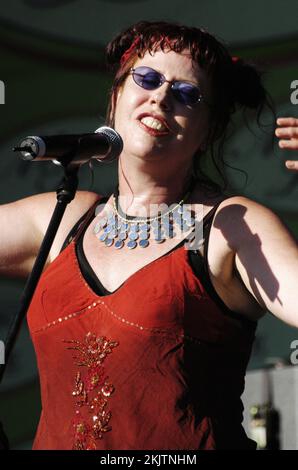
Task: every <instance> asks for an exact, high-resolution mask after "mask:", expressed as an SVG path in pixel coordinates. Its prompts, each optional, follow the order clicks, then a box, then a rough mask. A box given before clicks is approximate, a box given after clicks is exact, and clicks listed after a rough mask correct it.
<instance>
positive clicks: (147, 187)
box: [118, 161, 192, 216]
mask: <svg viewBox="0 0 298 470" xmlns="http://www.w3.org/2000/svg"><path fill="white" fill-rule="evenodd" d="M156 166H157V165H156V163H155V165H154V169H155V170H156ZM177 175H178V176H177ZM191 180H192V176H191V168H188V169H185V168H184V169H183V170H182V171H179V170H178V169H175V172H171V171H170V168H168V171H167V173H166V174H163V173H162V172H161V171H160V170H159V171H158V174H154V173H153V172H152V171H151V172H150V171H148V168H146V171H145V168H135V167H132V165H131V167H130V168H123V164H121V161H120V162H119V187H118V190H119V204H120V206H121V208H122V210H123V212H125V213H126V214H127V215H131V216H147V215H148V214H152V205H161V204H167V205H170V204H173V203H176V202H179V201H180V200H181V199H182V198H183V197H184V196H185V194H186V193H187V191H188V189H189V187H190V185H191ZM153 215H154V214H153Z"/></svg>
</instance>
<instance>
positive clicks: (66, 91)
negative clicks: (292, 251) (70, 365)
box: [0, 0, 298, 449]
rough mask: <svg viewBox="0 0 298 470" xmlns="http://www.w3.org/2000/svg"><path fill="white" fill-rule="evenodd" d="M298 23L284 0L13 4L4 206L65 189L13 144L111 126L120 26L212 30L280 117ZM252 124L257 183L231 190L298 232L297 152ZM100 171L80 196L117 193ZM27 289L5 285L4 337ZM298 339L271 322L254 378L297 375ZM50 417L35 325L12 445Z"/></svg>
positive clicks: (242, 130)
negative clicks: (108, 113) (292, 168)
mask: <svg viewBox="0 0 298 470" xmlns="http://www.w3.org/2000/svg"><path fill="white" fill-rule="evenodd" d="M297 18H298V2H297V0H284V2H283V3H282V6H281V2H280V1H279V0H270V1H269V0H265V1H262V2H260V1H258V0H250V1H249V2H242V1H239V0H237V1H236V0H225V1H224V2H223V1H219V0H213V1H207V0H184V1H183V2H181V1H180V0H165V1H163V2H160V1H159V0H154V1H146V0H143V1H137V0H130V1H129V0H110V1H103V0H85V1H84V2H83V1H82V0H80V1H79V0H10V1H9V2H5V3H4V2H2V3H1V4H0V60H1V62H0V80H1V82H0V103H1V104H0V119H1V126H0V181H1V186H0V188H1V189H0V203H6V202H9V201H13V200H16V199H19V198H23V197H26V196H29V195H32V194H36V193H39V192H44V191H52V190H55V189H56V186H57V184H58V183H59V181H60V179H61V176H62V174H61V170H60V169H59V168H58V167H57V166H55V165H53V164H52V163H42V164H40V163H32V164H30V163H26V162H24V161H22V160H20V158H19V156H18V155H16V154H14V153H13V152H12V151H11V149H12V147H13V146H15V145H17V144H18V143H19V141H20V139H22V138H23V137H25V136H27V135H43V134H63V133H81V132H92V131H93V130H95V129H96V128H97V127H99V126H100V125H102V124H103V122H104V116H105V109H106V104H107V98H108V92H109V87H110V85H111V76H110V75H109V74H108V73H107V71H106V67H105V60H104V47H105V45H106V43H107V42H108V41H109V40H110V39H112V38H113V36H114V35H115V34H117V33H118V32H119V31H120V30H122V29H123V28H125V27H127V26H129V25H130V24H131V23H134V22H136V21H139V20H168V21H178V22H181V23H185V24H187V25H193V26H199V27H204V28H206V29H207V30H209V32H210V33H213V34H215V35H216V36H217V37H218V38H219V39H221V40H222V41H223V42H225V44H226V45H227V46H228V47H229V48H230V50H231V52H232V54H233V55H237V56H239V57H242V58H244V59H247V60H249V61H251V62H253V63H255V64H257V65H258V66H259V68H260V69H261V70H263V71H264V80H265V84H266V86H267V88H268V90H269V92H270V93H271V95H272V97H273V99H274V102H275V105H276V108H277V114H278V115H279V116H285V115H291V116H296V117H298V104H295V102H294V101H295V100H294V99H293V91H294V86H297V85H298V82H297V84H296V85H295V84H294V82H295V80H298V22H297ZM291 87H292V88H291ZM291 95H292V101H291ZM296 97H297V94H296ZM296 101H297V99H296ZM262 119H263V121H264V122H266V123H270V119H271V120H272V117H271V116H270V115H269V114H268V116H266V115H264V116H263V118H262ZM250 127H251V130H250V131H249V130H248V129H247V128H246V126H245V125H244V122H243V119H242V118H241V116H235V122H234V126H233V134H232V135H231V138H230V140H229V142H228V144H227V147H226V162H227V163H228V164H229V165H230V166H233V167H236V168H238V169H240V170H244V171H245V172H246V175H247V177H245V175H244V173H243V172H240V171H237V170H234V169H232V168H227V169H226V174H227V177H228V179H229V181H230V186H231V189H232V190H234V191H236V192H237V193H241V194H244V195H247V196H249V197H252V198H253V199H255V200H257V201H259V202H261V203H263V204H265V205H267V206H269V207H271V208H272V209H274V210H275V211H276V212H277V213H278V214H279V215H280V217H281V218H282V219H283V221H284V222H285V223H286V224H287V225H288V227H289V228H290V229H291V230H292V231H293V233H294V234H295V236H297V235H298V176H297V174H293V173H290V172H288V171H287V170H286V169H285V168H284V161H285V160H286V159H287V158H294V154H292V153H287V152H286V151H282V150H280V149H279V148H278V147H277V145H276V142H274V144H272V133H273V127H272V126H271V127H270V126H269V127H267V130H266V131H264V130H260V129H259V128H258V127H257V126H256V124H255V123H253V122H252V123H251V126H250ZM210 171H211V172H212V169H211V170H210ZM94 173H95V178H94V183H93V185H92V181H91V176H90V170H89V168H88V166H87V165H85V166H84V167H82V168H81V170H80V185H79V187H80V189H92V190H93V191H97V192H99V193H101V194H106V193H109V192H110V191H112V189H113V188H114V184H115V180H116V165H115V164H112V165H111V164H109V165H107V164H96V166H95V168H94ZM22 288H23V283H22V282H20V281H18V280H6V279H1V280H0V296H1V304H0V339H2V340H4V338H5V336H6V330H7V327H8V324H9V319H10V318H11V316H12V315H13V313H14V312H15V311H16V309H17V306H18V302H19V299H20V294H21V290H22ZM295 340H298V331H297V330H296V329H293V328H290V327H288V326H287V325H285V324H283V323H281V322H280V321H278V320H276V319H274V318H273V317H272V316H271V315H270V314H269V315H267V316H266V318H264V319H263V320H261V321H260V324H259V327H258V330H257V338H256V342H255V347H254V350H253V354H252V358H251V361H250V364H249V370H250V371H251V373H252V374H254V371H259V370H263V369H264V368H265V367H267V366H268V364H270V365H273V366H275V365H276V364H278V365H279V366H280V365H283V366H284V367H286V369H287V370H288V369H289V368H290V367H293V366H291V365H290V364H291V361H290V357H291V354H292V353H293V349H292V348H291V344H292V342H293V341H295ZM287 365H289V366H288V367H287ZM294 369H296V368H295V367H294ZM295 383H298V381H296V382H295ZM258 399H261V398H258ZM293 406H294V404H293ZM39 413H40V398H39V384H38V378H37V373H36V363H35V357H34V352H33V349H32V346H31V343H30V339H29V335H28V332H27V327H26V325H24V326H23V328H22V331H21V334H20V336H19V339H18V342H17V346H16V348H15V350H14V353H13V355H12V358H11V362H10V364H9V366H8V369H7V373H6V376H5V380H4V382H3V384H2V386H1V400H0V419H1V420H2V421H3V423H4V427H5V430H6V432H7V434H8V436H9V438H10V442H11V446H12V448H15V449H30V446H31V443H32V439H33V436H34V433H35V429H36V426H37V422H38V417H39ZM296 434H297V436H298V432H297V433H296ZM297 436H296V437H297ZM294 441H295V439H294ZM294 441H293V442H294ZM296 443H297V444H298V439H297V441H296ZM293 445H294V444H293Z"/></svg>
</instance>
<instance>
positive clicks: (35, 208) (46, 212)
mask: <svg viewBox="0 0 298 470" xmlns="http://www.w3.org/2000/svg"><path fill="white" fill-rule="evenodd" d="M100 199H101V196H100V195H99V194H97V193H95V192H90V191H77V193H76V196H75V198H74V199H73V200H72V201H71V202H70V203H69V204H68V206H67V208H66V210H65V213H64V216H63V219H62V221H61V224H60V226H59V229H58V231H57V235H56V237H55V240H54V243H53V245H52V249H51V252H50V258H51V259H54V258H55V257H56V256H57V254H58V253H59V251H60V249H61V246H62V244H63V241H64V240H65V238H66V236H67V234H68V233H69V232H70V230H71V229H72V227H73V226H74V225H75V223H76V222H77V221H78V220H79V219H80V217H82V215H83V214H85V213H86V212H87V211H88V209H90V207H92V206H93V205H94V204H95V203H96V202H97V201H99V200H100ZM56 202H57V197H56V193H55V192H50V193H43V194H37V195H35V196H31V197H30V198H28V201H27V205H29V207H30V206H31V208H32V214H33V217H34V219H35V226H36V227H37V228H38V231H39V232H40V233H41V235H42V236H44V235H45V233H46V230H47V227H48V225H49V222H50V219H51V216H52V213H53V211H54V208H55V205H56Z"/></svg>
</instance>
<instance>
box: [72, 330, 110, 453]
mask: <svg viewBox="0 0 298 470" xmlns="http://www.w3.org/2000/svg"><path fill="white" fill-rule="evenodd" d="M64 342H65V343H68V344H71V345H72V346H69V347H68V348H67V349H70V350H73V351H76V355H75V356H73V359H74V360H75V364H76V365H77V366H79V367H85V368H87V370H86V371H85V373H84V374H83V372H82V371H78V372H77V374H76V377H75V386H74V390H73V392H72V396H73V397H74V399H75V406H76V414H75V419H74V422H73V428H74V443H73V449H74V450H96V440H97V439H102V438H103V435H104V433H106V432H108V431H110V430H111V429H112V427H111V426H110V424H109V422H110V419H111V411H108V410H107V405H108V398H109V397H110V396H111V395H112V393H113V392H114V386H113V385H112V384H111V383H110V382H109V380H108V379H109V377H108V376H107V375H106V372H105V368H104V366H103V365H102V364H103V362H104V360H105V359H106V357H107V356H108V354H111V352H112V351H113V349H114V348H115V347H116V346H118V344H119V343H118V342H117V341H111V340H109V339H107V338H106V337H105V336H100V337H96V335H95V334H92V333H90V332H89V333H88V334H87V335H86V337H85V340H84V341H83V342H81V341H75V340H71V341H66V340H64ZM83 407H85V408H86V409H87V410H88V414H89V415H91V417H89V416H88V417H87V418H84V417H83V416H82V413H81V411H80V410H81V409H82V408H83Z"/></svg>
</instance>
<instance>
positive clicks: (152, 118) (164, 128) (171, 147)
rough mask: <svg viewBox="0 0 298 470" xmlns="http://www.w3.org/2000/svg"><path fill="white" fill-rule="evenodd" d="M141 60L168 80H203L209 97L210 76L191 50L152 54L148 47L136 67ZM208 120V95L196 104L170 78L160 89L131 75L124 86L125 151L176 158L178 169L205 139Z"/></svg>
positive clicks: (120, 99)
mask: <svg viewBox="0 0 298 470" xmlns="http://www.w3.org/2000/svg"><path fill="white" fill-rule="evenodd" d="M139 66H147V67H151V68H153V69H155V70H157V71H158V72H160V73H161V74H163V75H164V76H165V78H166V80H169V81H173V80H179V81H186V82H191V83H193V84H196V85H199V87H200V90H201V93H202V95H203V97H204V98H206V100H207V101H210V93H211V91H210V85H209V80H208V77H207V75H206V73H205V72H204V71H203V70H201V69H200V68H199V66H198V65H197V64H194V63H193V61H192V59H191V57H190V56H189V53H188V52H187V51H185V52H183V53H180V54H178V53H176V52H174V51H168V52H165V53H164V52H162V51H161V50H159V51H157V52H155V53H154V54H153V55H150V54H149V53H148V52H147V53H146V54H145V55H144V57H143V58H141V59H139V58H138V59H137V61H136V62H135V63H134V65H133V67H134V68H136V67H139ZM208 126H209V108H208V105H207V104H206V103H204V101H203V102H202V101H201V102H199V103H197V104H195V105H194V106H189V105H185V104H183V103H181V102H179V101H177V99H176V98H175V96H174V95H173V93H172V91H171V84H170V83H167V82H165V83H163V84H162V85H161V86H160V87H159V88H157V89H155V90H146V89H143V88H141V87H140V86H138V85H137V84H136V83H135V82H134V80H133V77H132V75H129V76H128V77H127V79H126V81H125V83H124V85H123V87H122V88H121V89H120V90H119V93H118V96H117V102H116V111H115V129H116V130H117V131H118V132H119V133H120V135H121V136H122V138H123V142H124V152H123V155H124V156H130V157H131V156H135V157H137V158H141V159H142V160H144V161H158V162H159V163H160V164H163V163H165V164H171V165H174V166H175V167H176V168H177V169H179V166H181V168H183V167H184V168H185V164H187V163H188V164H189V165H190V164H191V161H192V157H193V155H194V153H195V152H196V151H197V150H198V149H200V148H201V146H202V144H203V143H204V141H205V139H206V135H207V132H208ZM152 127H153V129H152ZM156 127H157V129H156ZM158 128H160V129H159V130H158Z"/></svg>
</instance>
